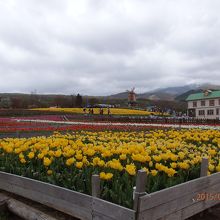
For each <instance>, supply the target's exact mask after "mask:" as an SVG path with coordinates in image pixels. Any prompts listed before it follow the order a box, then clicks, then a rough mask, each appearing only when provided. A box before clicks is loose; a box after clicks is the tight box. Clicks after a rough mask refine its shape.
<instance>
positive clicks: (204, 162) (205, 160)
mask: <svg viewBox="0 0 220 220" xmlns="http://www.w3.org/2000/svg"><path fill="white" fill-rule="evenodd" d="M208 168H209V159H208V158H202V162H201V168H200V177H203V176H207V175H208Z"/></svg>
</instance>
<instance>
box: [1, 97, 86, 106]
mask: <svg viewBox="0 0 220 220" xmlns="http://www.w3.org/2000/svg"><path fill="white" fill-rule="evenodd" d="M84 104H85V101H84V100H83V97H82V96H81V95H80V94H77V95H71V96H65V95H37V94H31V95H15V96H13V95H12V96H8V97H0V108H17V109H18V108H20V109H21V108H39V107H51V106H57V107H63V108H64V107H66V108H71V107H83V106H84Z"/></svg>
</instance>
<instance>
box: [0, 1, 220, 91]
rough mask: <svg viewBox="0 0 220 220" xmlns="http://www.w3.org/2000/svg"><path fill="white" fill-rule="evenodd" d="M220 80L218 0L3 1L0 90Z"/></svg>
mask: <svg viewBox="0 0 220 220" xmlns="http://www.w3.org/2000/svg"><path fill="white" fill-rule="evenodd" d="M204 82H211V83H215V84H220V1H219V0H62V1H61V0H0V92H27V93H30V92H31V91H37V93H62V94H73V93H75V94H76V93H81V94H84V95H85V94H87V95H106V94H114V93H117V92H122V91H125V90H126V89H130V88H131V87H135V88H136V91H137V92H138V93H139V92H145V91H148V90H151V89H155V88H158V87H167V86H179V85H185V84H191V83H204Z"/></svg>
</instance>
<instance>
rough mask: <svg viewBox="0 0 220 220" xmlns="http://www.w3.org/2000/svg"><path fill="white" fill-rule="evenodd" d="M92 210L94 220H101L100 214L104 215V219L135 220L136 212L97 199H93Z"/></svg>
mask: <svg viewBox="0 0 220 220" xmlns="http://www.w3.org/2000/svg"><path fill="white" fill-rule="evenodd" d="M92 209H93V219H100V214H101V215H104V216H103V219H115V220H118V219H120V220H134V219H135V211H134V210H132V209H128V208H125V207H122V206H119V205H116V204H113V203H110V202H108V201H104V200H101V199H99V198H95V197H93V202H92ZM101 219H102V218H101Z"/></svg>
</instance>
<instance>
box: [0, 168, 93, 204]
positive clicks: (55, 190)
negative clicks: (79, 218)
mask: <svg viewBox="0 0 220 220" xmlns="http://www.w3.org/2000/svg"><path fill="white" fill-rule="evenodd" d="M0 180H1V181H0V182H2V183H3V182H5V183H10V184H12V185H16V186H19V187H23V188H25V189H30V190H33V189H34V191H35V192H41V193H45V194H47V195H50V196H55V197H57V198H59V199H64V200H67V201H69V202H71V203H73V204H77V205H82V206H84V207H90V206H91V196H89V195H86V194H83V193H79V192H76V191H72V190H69V189H66V188H63V187H59V186H56V185H52V184H49V183H45V182H41V181H38V180H33V179H29V178H26V177H21V176H18V175H14V174H9V173H3V172H0ZM5 190H6V189H5ZM89 200H90V201H89Z"/></svg>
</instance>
